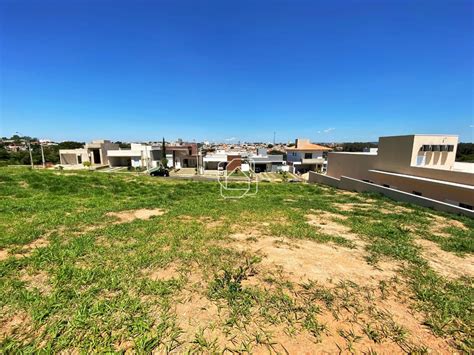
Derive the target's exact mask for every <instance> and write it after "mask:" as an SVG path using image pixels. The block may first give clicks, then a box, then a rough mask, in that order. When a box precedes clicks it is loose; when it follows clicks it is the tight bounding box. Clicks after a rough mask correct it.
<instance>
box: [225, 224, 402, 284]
mask: <svg viewBox="0 0 474 355" xmlns="http://www.w3.org/2000/svg"><path fill="white" fill-rule="evenodd" d="M231 238H232V239H233V240H234V242H233V243H232V244H233V245H234V246H235V247H236V248H237V249H240V250H242V251H247V252H250V253H252V254H259V255H262V256H263V259H262V262H261V264H262V265H263V266H264V267H275V266H280V267H281V268H282V270H283V272H284V273H285V274H286V275H287V277H288V279H289V280H290V281H292V282H297V283H301V282H305V281H307V280H314V281H318V282H320V283H322V284H326V285H327V284H333V283H337V282H339V281H341V280H351V281H353V282H356V283H358V284H361V285H368V284H370V285H376V284H378V283H379V281H380V280H384V279H388V278H391V277H393V276H394V275H395V270H396V269H397V268H398V265H397V264H395V263H390V262H385V263H383V264H382V263H381V264H380V265H378V267H377V268H375V267H374V266H371V265H369V264H367V262H366V261H365V259H364V257H365V256H366V254H365V251H363V250H360V249H349V248H345V247H340V246H334V245H331V244H321V243H317V242H313V241H309V240H294V239H288V238H275V237H269V236H257V237H256V241H255V242H253V243H249V242H248V240H247V238H249V235H248V234H246V233H237V234H233V235H231ZM381 265H382V267H383V269H382V267H381Z"/></svg>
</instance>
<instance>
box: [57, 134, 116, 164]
mask: <svg viewBox="0 0 474 355" xmlns="http://www.w3.org/2000/svg"><path fill="white" fill-rule="evenodd" d="M118 148H119V145H118V144H115V143H112V142H111V141H108V140H95V141H92V142H90V143H87V144H86V145H85V146H84V148H77V149H60V150H59V160H60V164H61V165H72V166H74V165H76V166H78V167H79V166H82V164H83V163H84V162H90V163H91V165H99V166H101V165H109V158H108V156H107V152H108V151H109V150H112V149H118Z"/></svg>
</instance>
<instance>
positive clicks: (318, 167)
mask: <svg viewBox="0 0 474 355" xmlns="http://www.w3.org/2000/svg"><path fill="white" fill-rule="evenodd" d="M330 150H331V148H328V147H324V146H322V145H318V144H313V143H310V142H309V140H308V139H301V138H298V139H296V141H295V146H294V147H289V148H286V155H287V156H286V160H287V162H288V164H289V165H291V166H292V167H293V169H292V170H293V172H295V173H296V172H301V173H305V172H307V171H323V170H325V166H326V159H325V155H326V152H328V151H330Z"/></svg>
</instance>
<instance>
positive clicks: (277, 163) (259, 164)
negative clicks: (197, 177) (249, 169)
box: [203, 148, 286, 173]
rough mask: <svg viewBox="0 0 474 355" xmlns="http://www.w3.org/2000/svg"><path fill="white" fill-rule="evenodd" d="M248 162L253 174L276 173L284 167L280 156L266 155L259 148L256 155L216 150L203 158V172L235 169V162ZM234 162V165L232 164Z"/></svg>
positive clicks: (265, 151) (266, 153) (265, 152)
mask: <svg viewBox="0 0 474 355" xmlns="http://www.w3.org/2000/svg"><path fill="white" fill-rule="evenodd" d="M242 160H250V161H251V162H252V165H253V168H254V169H255V172H257V173H259V172H277V171H280V170H281V169H282V167H283V166H286V164H285V161H284V160H283V155H281V154H278V155H277V154H275V155H273V154H268V152H267V150H266V149H263V148H259V149H258V150H257V153H256V154H255V153H249V152H246V151H225V150H218V151H217V152H215V153H208V154H206V156H205V157H204V158H203V165H204V170H218V168H223V169H224V168H225V169H229V168H232V169H233V168H235V165H236V163H235V162H237V161H242ZM233 162H234V163H233Z"/></svg>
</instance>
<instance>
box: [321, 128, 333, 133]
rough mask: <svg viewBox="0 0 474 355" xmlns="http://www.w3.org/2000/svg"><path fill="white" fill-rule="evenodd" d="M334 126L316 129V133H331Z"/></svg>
mask: <svg viewBox="0 0 474 355" xmlns="http://www.w3.org/2000/svg"><path fill="white" fill-rule="evenodd" d="M334 130H335V128H326V129H323V130H322V131H318V134H321V133H331V132H332V131H334Z"/></svg>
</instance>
